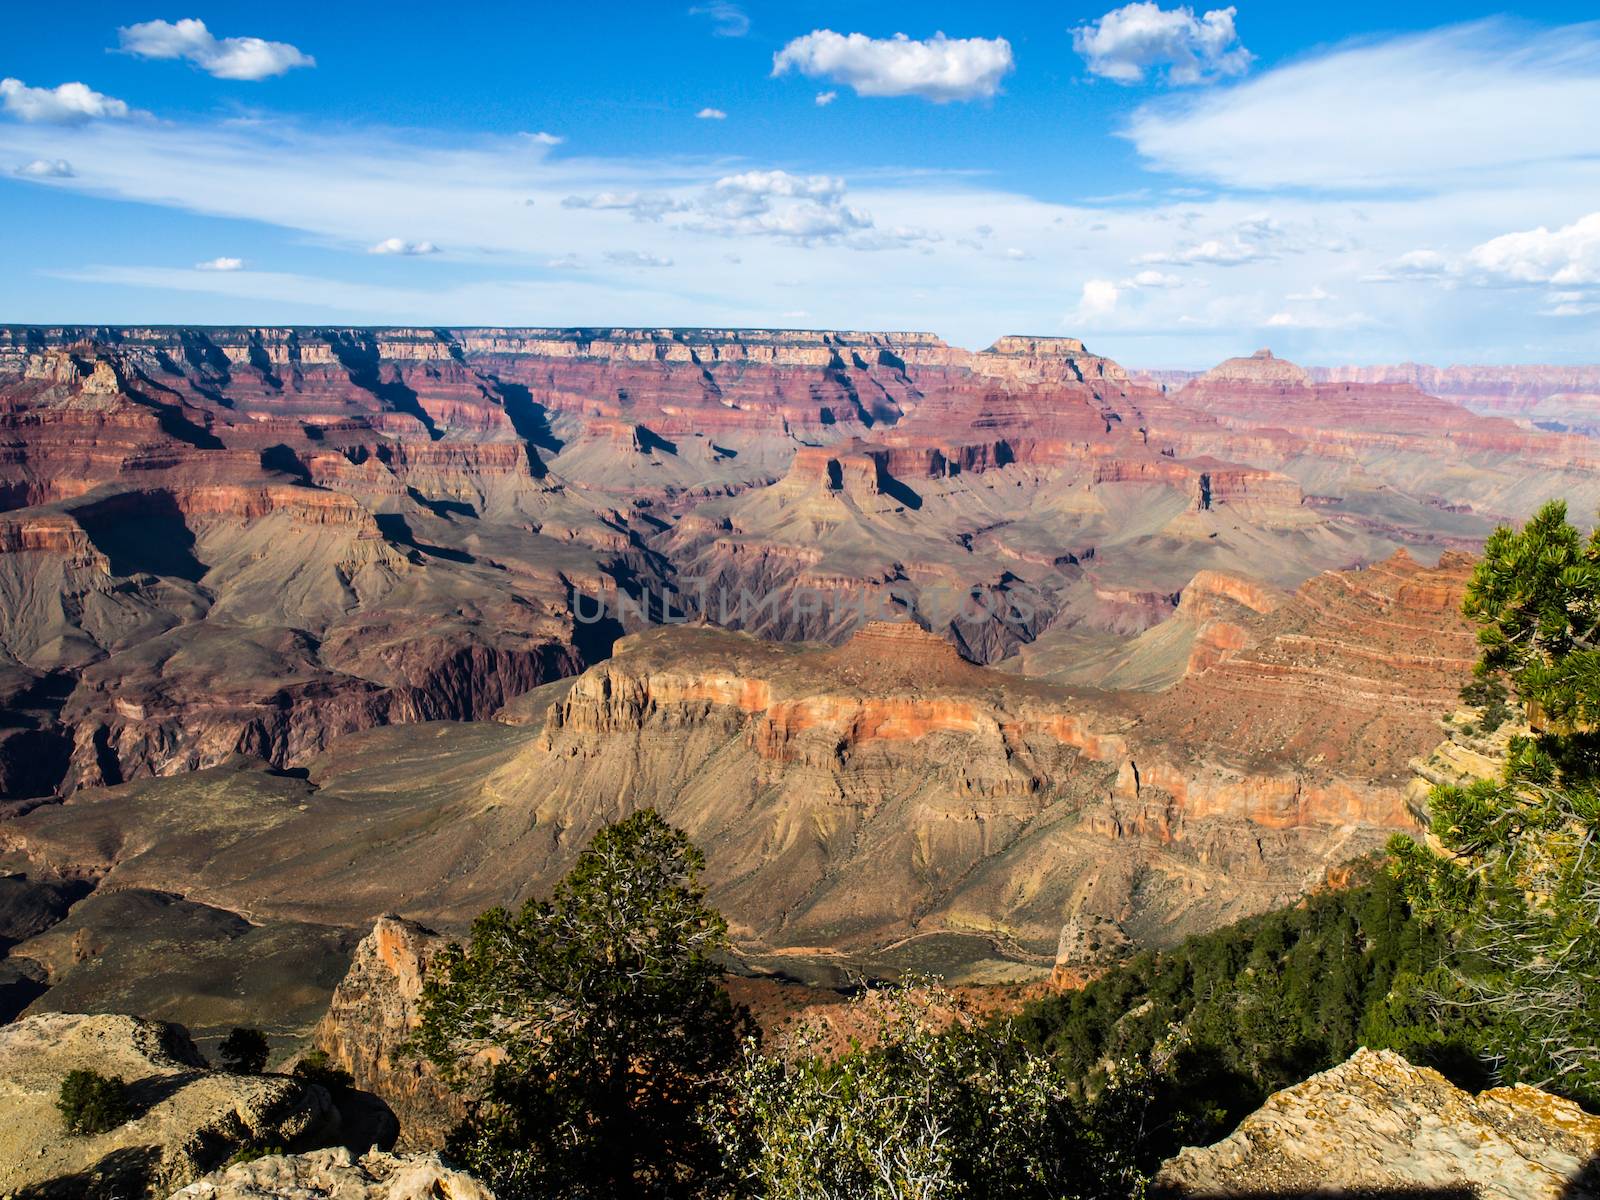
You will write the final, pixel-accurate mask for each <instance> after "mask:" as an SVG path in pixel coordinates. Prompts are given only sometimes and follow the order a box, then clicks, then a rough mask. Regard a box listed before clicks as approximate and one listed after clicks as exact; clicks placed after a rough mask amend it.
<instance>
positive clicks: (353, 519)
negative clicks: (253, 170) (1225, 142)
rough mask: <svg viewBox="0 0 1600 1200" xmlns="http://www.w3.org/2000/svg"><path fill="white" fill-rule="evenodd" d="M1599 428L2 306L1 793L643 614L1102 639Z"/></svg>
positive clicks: (1524, 505) (292, 725)
mask: <svg viewBox="0 0 1600 1200" xmlns="http://www.w3.org/2000/svg"><path fill="white" fill-rule="evenodd" d="M1296 397H1298V398H1299V400H1298V401H1296V399H1295V398H1296ZM1586 445H1587V444H1586V443H1585V442H1584V441H1583V439H1575V438H1573V437H1570V436H1564V435H1561V434H1559V433H1553V432H1545V431H1541V430H1538V429H1533V428H1528V427H1525V426H1517V425H1513V424H1512V423H1511V422H1508V421H1505V420H1499V419H1495V418H1489V417H1481V416H1475V415H1474V414H1473V413H1471V412H1468V411H1467V410H1466V409H1464V408H1462V407H1460V406H1459V405H1458V404H1456V403H1454V402H1452V401H1450V400H1444V399H1435V398H1432V397H1429V396H1426V395H1424V394H1423V393H1421V392H1418V391H1416V390H1415V388H1414V387H1412V386H1410V385H1409V384H1407V383H1400V382H1377V383H1361V382H1355V381H1347V382H1342V383H1329V382H1319V381H1317V380H1315V379H1310V380H1309V381H1308V377H1307V374H1306V372H1304V371H1301V370H1299V369H1298V368H1295V367H1292V366H1291V365H1290V364H1286V363H1283V362H1281V360H1277V359H1273V358H1270V356H1269V357H1264V358H1263V357H1259V356H1258V357H1256V358H1252V359H1245V360H1236V361H1235V362H1233V363H1230V364H1225V365H1224V366H1223V367H1221V368H1218V370H1217V371H1214V372H1211V373H1210V374H1209V375H1208V376H1206V377H1203V378H1201V379H1199V380H1196V381H1195V382H1194V383H1192V384H1190V385H1189V386H1188V387H1185V388H1183V389H1181V390H1180V391H1176V392H1174V391H1166V392H1163V391H1162V390H1161V389H1160V388H1159V387H1156V386H1152V385H1151V384H1149V383H1146V382H1142V381H1140V380H1137V379H1134V378H1131V377H1130V376H1129V375H1128V373H1127V372H1126V371H1125V370H1123V369H1122V368H1121V367H1120V366H1119V365H1118V364H1116V363H1113V362H1110V361H1109V360H1107V359H1104V358H1100V357H1098V356H1095V355H1093V354H1092V353H1090V352H1089V351H1088V350H1087V349H1086V348H1085V347H1084V346H1083V344H1082V343H1081V342H1079V341H1077V340H1076V339H1072V338H1024V337H1008V338H1002V339H1000V340H999V341H998V342H996V344H995V345H994V346H992V347H990V348H989V349H988V350H986V351H982V352H978V353H969V352H967V351H963V350H958V349H955V348H953V347H950V346H947V345H945V344H944V343H943V342H941V341H939V340H938V339H937V338H935V337H933V336H931V335H928V334H917V333H903V334H902V333H887V334H877V333H851V332H839V333H797V332H788V333H783V332H763V331H734V330H715V329H702V330H618V329H580V330H572V329H568V330H561V329H521V330H517V329H463V330H430V329H382V330H350V329H319V330H304V329H302V330H291V329H265V328H263V329H243V328H231V329H198V328H180V329H170V328H163V329H153V328H120V329H119V328H49V329H45V328H28V327H6V328H0V600H3V604H0V702H3V704H4V712H5V717H4V720H3V721H0V800H30V801H32V800H38V799H48V798H52V797H57V796H63V795H68V794H70V793H71V792H73V791H74V790H76V789H77V788H81V787H88V786H97V785H101V784H113V783H117V782H119V781H122V780H127V779H136V778H140V777H142V776H146V775H169V774H174V773H178V772H182V771H188V770H194V769H196V768H203V767H208V766H212V765H215V764H217V763H219V762H222V761H224V760H225V759H226V758H227V757H228V756H229V755H232V754H235V753H243V754H247V755H251V756H255V757H258V758H260V759H262V760H263V761H265V762H267V763H269V764H271V765H272V766H275V767H291V768H292V767H300V766H303V765H304V764H305V763H306V762H307V761H308V760H309V759H310V758H311V757H312V756H314V755H315V754H317V753H318V752H319V751H321V750H322V749H323V748H324V747H326V746H327V744H328V743H329V742H330V740H332V739H334V738H337V737H340V736H342V735H344V734H347V733H350V732H353V731H358V730H362V729H367V728H371V727H373V726H378V725H385V724H394V723H402V722H414V721H425V720H437V719H480V718H482V717H484V716H486V715H488V714H489V713H490V712H492V711H494V710H495V709H497V708H499V707H500V706H501V705H502V704H504V703H505V702H506V701H507V700H509V699H512V698H514V697H515V696H516V695H518V694H519V693H521V692H524V691H527V690H529V689H530V688H533V687H536V686H538V685H540V684H542V683H544V682H547V681H549V680H551V679H553V678H557V677H560V676H564V675H569V674H572V673H574V672H576V671H578V670H581V669H582V668H583V667H584V666H587V665H589V664H591V663H593V662H595V661H598V660H599V659H600V658H602V657H603V656H604V655H605V653H606V652H607V649H608V648H609V645H610V641H611V640H612V639H613V638H614V637H615V636H616V634H617V633H619V632H621V631H622V629H623V628H624V627H627V628H638V627H640V626H642V625H643V624H646V623H648V622H649V621H650V620H656V619H660V617H661V615H662V614H664V613H665V614H668V615H687V616H690V617H699V618H704V619H707V620H710V621H713V622H715V623H719V624H725V625H730V626H732V627H735V628H743V629H749V630H752V631H754V632H758V633H761V634H763V635H765V636H771V637H778V638H784V639H799V638H812V639H821V640H826V641H830V642H833V643H836V644H837V643H839V642H842V641H843V640H844V639H846V638H847V637H848V636H849V635H850V633H851V632H852V631H853V630H854V629H855V627H856V626H857V625H859V624H860V623H861V622H862V621H863V620H867V619H871V618H872V617H873V616H877V615H882V613H883V612H885V611H891V610H892V611H900V612H912V613H914V614H915V615H916V617H917V619H918V620H919V621H920V622H921V623H922V624H924V625H926V626H927V627H929V628H931V629H934V630H935V631H937V632H938V633H939V634H940V635H941V636H943V637H946V638H947V639H948V640H950V641H951V642H952V644H954V645H956V646H957V647H958V648H959V649H960V650H961V651H962V652H963V653H964V654H965V655H966V656H967V657H969V658H972V659H974V660H976V661H981V662H995V661H998V660H1000V659H1002V658H1005V657H1007V656H1009V655H1013V654H1014V653H1015V652H1017V651H1018V650H1019V649H1020V648H1023V647H1027V646H1029V645H1031V644H1032V643H1033V642H1035V641H1036V640H1037V639H1038V638H1039V637H1040V636H1041V635H1043V634H1044V633H1045V632H1046V631H1047V630H1052V631H1054V633H1055V634H1056V635H1057V637H1058V638H1064V639H1067V640H1070V641H1072V642H1073V644H1074V645H1076V646H1079V647H1080V648H1081V647H1088V646H1093V647H1096V648H1105V647H1108V646H1110V645H1111V644H1112V643H1114V642H1117V641H1120V640H1124V639H1126V638H1127V637H1129V636H1132V635H1136V634H1138V633H1140V632H1141V631H1143V630H1144V629H1146V628H1148V627H1149V626H1150V625H1152V624H1155V623H1158V622H1159V621H1161V620H1162V619H1163V618H1164V617H1166V616H1167V615H1169V614H1170V612H1171V597H1174V596H1176V595H1177V594H1178V593H1179V591H1180V590H1181V589H1182V587H1183V586H1184V585H1185V583H1186V582H1187V581H1188V580H1189V579H1190V578H1191V577H1193V576H1194V575H1195V574H1196V573H1197V572H1199V571H1203V570H1212V571H1218V572H1222V573H1226V574H1231V575H1235V576H1244V577H1247V578H1251V579H1254V580H1257V581H1259V582H1265V583H1269V584H1271V585H1274V586H1277V587H1280V588H1292V587H1294V586H1296V585H1298V584H1299V583H1300V582H1302V581H1303V580H1304V579H1306V578H1308V577H1309V576H1311V575H1314V574H1316V573H1317V572H1318V571H1321V570H1325V569H1328V568H1330V567H1340V566H1348V565H1350V564H1353V563H1357V562H1366V561H1373V560H1375V559H1378V558H1381V557H1384V556H1386V555H1387V554H1388V553H1390V552H1391V551H1392V550H1393V549H1394V548H1395V547H1396V546H1397V545H1412V546H1419V547H1425V546H1427V545H1428V544H1429V543H1433V544H1435V545H1437V544H1441V543H1442V544H1448V545H1461V546H1467V545H1470V544H1471V543H1472V542H1473V541H1474V539H1476V538H1479V537H1481V536H1482V535H1483V534H1484V533H1485V532H1486V531H1487V530H1488V529H1489V528H1490V526H1491V525H1492V523H1493V520H1494V519H1496V518H1497V517H1501V516H1519V515H1523V514H1524V513H1525V512H1526V511H1527V510H1528V509H1530V508H1531V507H1532V506H1533V505H1534V504H1536V503H1537V502H1538V501H1539V500H1540V499H1542V498H1544V496H1546V495H1550V494H1558V493H1559V494H1565V495H1567V496H1569V497H1571V498H1572V499H1573V501H1574V503H1575V504H1576V505H1578V506H1579V507H1585V508H1587V507H1592V506H1593V504H1594V503H1595V502H1597V501H1600V486H1597V485H1596V484H1595V482H1594V478H1593V477H1594V471H1593V466H1594V456H1593V455H1592V454H1591V453H1589V452H1588V450H1587V449H1586ZM746 595H748V596H750V597H753V598H754V599H753V611H745V609H744V608H743V607H742V606H741V603H740V601H741V598H742V597H744V596H746ZM585 603H587V604H588V611H589V612H590V613H595V612H598V611H600V606H601V605H602V604H604V605H605V606H606V607H607V611H608V616H607V617H606V619H605V620H603V621H591V620H586V619H584V618H583V616H582V613H583V611H584V607H583V606H584V604H585ZM724 618H726V619H724ZM223 662H225V663H227V664H228V669H227V670H226V671H225V672H219V671H216V670H213V669H211V668H212V666H213V665H214V664H217V663H223Z"/></svg>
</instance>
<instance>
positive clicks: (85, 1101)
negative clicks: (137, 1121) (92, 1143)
mask: <svg viewBox="0 0 1600 1200" xmlns="http://www.w3.org/2000/svg"><path fill="white" fill-rule="evenodd" d="M56 1108H58V1109H60V1110H61V1119H62V1121H63V1122H65V1124H66V1127H67V1132H68V1133H70V1134H74V1135H77V1136H80V1137H83V1136H88V1135H89V1134H95V1133H105V1132H106V1131H108V1130H111V1129H115V1128H116V1127H117V1126H118V1125H121V1124H122V1123H123V1122H125V1121H128V1120H130V1119H131V1118H132V1117H133V1103H132V1101H131V1100H129V1098H128V1085H127V1084H125V1083H123V1082H122V1080H121V1079H119V1078H117V1077H116V1076H106V1075H102V1074H100V1072H98V1071H69V1072H67V1077H66V1078H65V1079H63V1080H62V1081H61V1095H60V1096H59V1098H57V1100H56Z"/></svg>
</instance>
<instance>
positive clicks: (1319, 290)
mask: <svg viewBox="0 0 1600 1200" xmlns="http://www.w3.org/2000/svg"><path fill="white" fill-rule="evenodd" d="M1284 299H1285V300H1294V301H1298V302H1300V303H1303V304H1321V303H1322V302H1323V301H1324V300H1332V299H1333V293H1332V292H1330V291H1328V290H1327V289H1326V288H1324V287H1323V286H1322V285H1321V284H1313V285H1312V286H1311V287H1309V288H1307V289H1306V290H1305V291H1303V292H1290V293H1289V294H1288V295H1287V296H1285V297H1284Z"/></svg>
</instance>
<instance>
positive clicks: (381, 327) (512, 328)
mask: <svg viewBox="0 0 1600 1200" xmlns="http://www.w3.org/2000/svg"><path fill="white" fill-rule="evenodd" d="M26 329H38V330H62V331H66V330H86V331H87V330H101V329H104V330H126V329H152V330H168V329H170V330H179V329H198V330H230V331H247V330H249V331H253V330H268V329H271V330H280V329H281V330H288V331H290V332H293V333H301V332H309V333H315V332H317V331H319V330H324V329H337V330H360V331H364V332H371V333H379V332H385V331H393V330H420V331H425V332H435V331H438V330H447V331H450V332H470V331H479V330H491V329H492V330H504V331H506V332H508V333H527V332H548V333H579V332H584V333H589V332H593V333H674V334H681V333H731V334H747V333H805V334H817V335H823V334H834V335H840V334H846V335H847V334H865V335H875V336H885V337H932V338H936V339H938V340H939V342H941V343H942V344H943V345H946V346H948V347H950V348H951V349H953V350H961V351H963V352H965V353H968V354H983V353H985V352H987V351H989V350H991V349H993V347H994V346H995V345H996V344H997V343H998V342H1000V341H1001V340H1003V339H1005V338H1027V339H1036V340H1038V341H1077V342H1081V343H1082V344H1083V347H1084V352H1085V353H1087V354H1090V355H1093V356H1094V357H1096V358H1104V359H1109V360H1110V361H1112V362H1115V363H1117V364H1118V365H1119V366H1121V367H1123V368H1124V369H1126V370H1128V371H1130V372H1132V373H1135V374H1137V373H1150V374H1156V373H1163V372H1183V373H1189V374H1203V373H1204V372H1206V371H1208V370H1210V369H1211V368H1213V367H1215V366H1218V365H1220V364H1221V363H1224V362H1227V361H1229V360H1230V359H1235V358H1249V357H1251V356H1252V355H1253V354H1256V353H1258V352H1260V351H1262V350H1267V351H1269V352H1270V353H1271V354H1272V356H1273V357H1274V358H1276V359H1280V360H1282V361H1284V362H1289V363H1292V364H1293V365H1295V366H1297V367H1303V368H1305V369H1306V370H1309V371H1319V370H1324V371H1326V370H1338V369H1341V368H1358V367H1370V368H1378V367H1426V368H1430V369H1433V370H1451V369H1457V368H1459V369H1476V368H1484V369H1495V368H1505V369H1515V368H1521V367H1529V368H1532V367H1541V368H1550V367H1555V368H1570V369H1582V368H1585V367H1593V368H1596V369H1600V355H1597V356H1596V357H1595V358H1592V359H1580V360H1576V361H1573V362H1541V361H1537V360H1533V359H1524V360H1517V361H1504V362H1499V361H1489V360H1478V361H1461V362H1452V361H1436V362H1429V361H1426V360H1423V359H1417V358H1410V359H1381V360H1380V359H1373V360H1358V359H1346V360H1343V361H1329V360H1325V361H1322V362H1314V361H1307V360H1304V359H1299V358H1294V357H1291V356H1290V355H1288V354H1283V353H1280V352H1279V351H1278V350H1277V349H1276V348H1275V347H1273V346H1270V345H1267V346H1257V347H1256V348H1255V349H1254V350H1241V351H1239V352H1238V353H1236V354H1228V355H1224V356H1223V357H1221V358H1218V359H1214V360H1210V361H1206V362H1203V363H1202V362H1198V361H1197V362H1195V363H1191V364H1189V365H1180V364H1175V363H1144V362H1138V361H1137V360H1128V359H1123V358H1120V357H1118V356H1117V355H1115V354H1107V353H1103V352H1102V351H1100V350H1098V349H1097V348H1096V347H1095V346H1094V345H1093V344H1091V340H1090V339H1088V338H1084V337H1081V336H1079V335H1077V334H1072V333H1002V334H999V335H998V336H997V337H995V338H994V339H992V340H991V341H989V342H988V343H987V344H985V345H982V346H970V345H963V344H961V343H960V342H955V341H952V340H951V339H950V338H948V337H946V336H945V335H943V334H941V333H939V332H938V331H936V330H932V329H911V328H889V327H885V328H881V329H868V328H859V327H858V328H844V327H828V326H800V325H794V326H781V325H627V324H619V323H604V322H602V323H598V324H573V325H538V324H529V325H517V324H509V323H506V322H487V323H473V322H465V323H463V322H430V321H392V322H350V321H313V322H300V323H291V322H281V321H228V322H215V321H7V320H0V333H4V332H10V331H14V330H26Z"/></svg>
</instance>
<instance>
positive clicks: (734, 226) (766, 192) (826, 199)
mask: <svg viewBox="0 0 1600 1200" xmlns="http://www.w3.org/2000/svg"><path fill="white" fill-rule="evenodd" d="M844 194H845V183H844V180H843V179H841V178H839V177H838V176H837V175H793V174H791V173H789V172H788V171H742V172H740V173H739V174H737V175H724V176H723V177H722V178H721V179H718V180H717V181H716V183H714V184H713V185H712V186H711V187H710V188H709V189H707V190H706V191H705V192H704V193H702V195H701V196H700V198H699V201H698V203H697V205H696V206H695V207H696V209H697V211H698V213H699V215H698V216H697V217H695V218H694V219H693V220H692V221H691V222H690V227H691V228H694V229H697V230H699V231H700V232H703V233H713V234H717V235H719V236H722V237H737V236H752V235H753V236H766V237H778V238H788V239H791V240H793V241H797V242H805V243H812V242H824V241H835V240H839V239H841V238H852V239H853V241H852V243H851V244H853V245H855V246H857V248H859V249H874V250H876V249H884V248H886V247H888V246H890V245H894V244H904V243H906V242H911V241H916V240H919V239H920V238H922V237H924V236H926V234H925V232H924V231H922V230H917V229H911V228H894V229H888V230H877V229H875V228H874V223H873V220H872V217H871V215H870V214H868V213H866V212H863V211H862V210H861V209H859V208H856V207H854V206H853V205H849V204H846V203H845V202H844Z"/></svg>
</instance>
